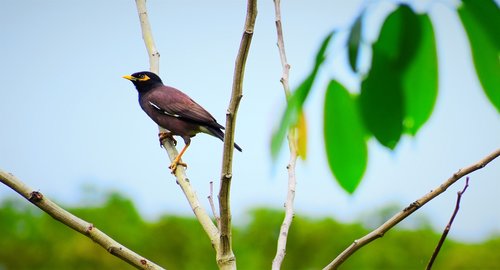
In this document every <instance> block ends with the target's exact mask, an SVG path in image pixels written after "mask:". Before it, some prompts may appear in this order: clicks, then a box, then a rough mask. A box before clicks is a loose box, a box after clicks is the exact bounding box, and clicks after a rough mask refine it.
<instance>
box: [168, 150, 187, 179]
mask: <svg viewBox="0 0 500 270" xmlns="http://www.w3.org/2000/svg"><path fill="white" fill-rule="evenodd" d="M188 147H189V143H186V145H184V148H182V150H181V152H180V153H179V154H178V155H177V157H175V159H174V161H172V164H170V166H169V167H168V168H169V169H170V170H171V171H172V174H174V173H175V170H176V169H177V166H178V165H182V166H184V167H186V168H187V164H186V163H184V162H181V157H182V155H184V152H186V150H187V148H188Z"/></svg>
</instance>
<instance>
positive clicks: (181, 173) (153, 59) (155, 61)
mask: <svg viewBox="0 0 500 270" xmlns="http://www.w3.org/2000/svg"><path fill="white" fill-rule="evenodd" d="M135 2H136V4H137V12H138V13H139V20H140V23H141V30H142V38H143V39H144V44H145V45H146V49H147V51H148V56H149V64H150V70H151V71H152V72H154V73H156V74H159V72H160V71H159V66H160V64H159V63H160V53H159V52H158V50H157V49H156V46H155V43H154V39H153V33H152V31H151V25H150V24H149V19H148V13H147V8H146V1H145V0H136V1H135ZM158 129H159V131H163V129H162V128H161V127H158ZM163 148H165V150H166V151H167V154H168V156H169V158H170V161H173V160H174V159H175V157H177V155H178V152H177V149H175V146H174V143H173V141H172V140H170V139H166V140H163ZM175 177H176V179H177V183H178V184H179V186H180V187H181V189H182V191H183V192H184V195H185V196H186V199H187V200H188V202H189V205H190V206H191V209H192V210H193V212H194V214H195V216H196V218H197V219H198V221H199V222H200V224H201V226H202V227H203V229H204V230H205V232H206V233H207V235H208V237H209V238H210V241H211V242H212V245H213V246H214V248H215V250H218V246H219V232H218V230H217V227H216V226H215V225H214V223H213V222H212V220H211V219H210V216H209V215H208V214H207V212H206V211H205V209H204V208H203V207H202V206H201V204H200V201H199V200H198V198H197V196H196V192H195V191H194V189H193V188H192V187H191V185H190V183H189V179H188V178H187V176H186V171H185V169H184V167H183V166H179V167H177V170H176V172H175Z"/></svg>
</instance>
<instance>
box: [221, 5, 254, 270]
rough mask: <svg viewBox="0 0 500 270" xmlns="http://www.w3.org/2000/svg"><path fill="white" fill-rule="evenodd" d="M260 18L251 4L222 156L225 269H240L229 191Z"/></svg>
mask: <svg viewBox="0 0 500 270" xmlns="http://www.w3.org/2000/svg"><path fill="white" fill-rule="evenodd" d="M256 17H257V0H248V3H247V13H246V19H245V27H244V32H243V36H242V38H241V42H240V48H239V51H238V55H237V57H236V63H235V68H234V76H233V87H232V92H231V100H230V102H229V107H228V109H227V113H226V133H225V135H224V152H223V155H222V171H221V184H220V190H219V212H220V228H219V231H220V243H221V249H220V252H218V253H217V263H218V265H219V268H221V269H236V258H235V257H234V254H233V251H232V247H231V208H230V203H229V201H230V196H229V190H230V188H231V179H232V163H233V162H232V161H233V151H234V131H235V127H236V115H237V112H238V107H239V104H240V100H241V98H242V96H243V78H244V74H245V63H246V59H247V56H248V51H249V49H250V44H251V41H252V37H253V31H254V26H255V19H256Z"/></svg>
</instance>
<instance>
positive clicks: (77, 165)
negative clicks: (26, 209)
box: [0, 0, 500, 240]
mask: <svg viewBox="0 0 500 270" xmlns="http://www.w3.org/2000/svg"><path fill="white" fill-rule="evenodd" d="M428 2H429V1H420V2H419V3H420V4H419V6H427V4H428ZM443 2H446V1H439V3H437V4H434V5H431V8H430V10H431V11H430V14H431V17H432V20H433V23H434V25H435V31H436V32H437V34H438V50H439V51H438V52H439V61H440V62H439V65H440V81H439V87H440V89H439V97H438V101H437V104H436V107H435V110H434V113H433V115H432V117H431V119H430V120H429V122H428V123H427V124H426V125H425V126H424V127H423V128H422V129H421V131H420V133H419V134H418V135H417V137H416V138H409V137H404V138H403V139H402V141H401V142H400V144H399V145H398V146H397V148H396V150H395V151H394V152H389V151H387V150H386V149H384V148H383V147H381V146H380V145H379V144H378V143H376V142H375V141H373V140H372V141H371V142H370V144H369V165H368V169H367V172H366V175H365V178H364V179H363V182H362V183H361V185H360V186H359V188H358V190H357V191H356V192H355V194H354V195H353V196H349V195H347V194H346V193H345V192H343V191H342V190H341V189H340V188H339V186H338V185H337V183H336V182H335V180H334V179H333V177H332V175H331V173H330V171H329V169H328V166H327V162H326V156H325V152H324V145H323V138H322V127H321V124H322V114H323V112H322V99H323V95H324V90H323V89H324V87H325V85H326V83H327V79H328V78H330V77H332V76H335V77H336V78H338V79H339V80H341V81H342V82H344V83H346V85H349V86H350V87H351V88H352V90H353V91H356V89H357V83H356V82H355V80H354V79H353V76H352V74H350V73H349V72H348V70H347V66H346V57H345V55H343V54H342V46H341V43H342V39H345V38H346V33H345V32H344V33H342V32H340V33H339V35H337V38H336V39H335V42H334V44H333V46H332V47H331V50H330V52H329V54H330V56H331V57H330V58H329V60H328V61H330V62H329V64H328V65H327V67H326V68H325V69H324V70H323V72H322V73H321V76H320V77H321V80H319V81H318V83H317V84H316V87H315V88H314V89H313V93H312V96H311V97H310V98H309V99H308V101H307V103H306V114H307V117H308V126H309V141H308V145H309V149H308V150H309V151H308V159H307V160H306V161H305V162H299V164H298V167H297V176H298V186H297V193H296V208H297V212H298V213H299V214H302V215H308V216H312V217H319V216H321V217H323V216H330V217H335V218H339V219H341V220H343V221H355V220H358V219H361V220H363V221H366V222H367V223H370V224H373V223H375V222H376V220H379V219H377V217H376V214H375V212H374V211H376V210H378V209H380V208H381V207H383V206H385V205H387V204H398V205H401V206H405V205H407V204H409V203H410V202H412V201H414V200H415V199H417V198H419V197H421V196H422V195H423V194H425V193H426V192H428V191H430V190H431V189H434V188H435V187H437V186H438V185H439V184H440V183H442V182H443V181H444V180H445V179H447V178H448V177H449V176H450V175H452V174H453V173H454V172H455V171H457V170H458V169H459V168H461V167H464V166H468V165H470V164H472V163H473V162H476V161H478V160H479V159H481V158H482V157H484V156H486V155H487V154H489V153H490V152H492V151H493V150H495V149H497V148H498V147H499V146H500V118H499V115H498V113H497V112H496V111H495V109H494V108H493V106H492V105H491V104H489V102H488V100H487V99H486V96H485V95H484V93H483V91H482V89H481V88H480V85H479V82H478V81H477V79H476V77H475V73H474V69H473V66H472V63H471V55H470V53H469V51H468V44H467V43H466V42H465V41H466V39H465V33H464V31H463V29H462V28H461V25H460V22H459V20H458V17H457V16H456V14H455V13H454V12H451V11H450V9H449V8H448V6H446V5H443V4H442V3H443ZM0 3H1V4H2V6H3V9H2V10H3V14H2V16H0V35H1V37H2V42H0V48H1V51H2V54H1V55H0V74H2V87H1V88H0V91H1V92H0V93H1V96H0V97H1V99H0V100H1V103H0V104H1V106H0V122H1V123H2V128H1V132H0V168H1V169H3V170H6V171H8V172H12V173H14V174H15V175H16V176H18V177H19V178H21V179H22V180H23V181H25V182H26V183H27V184H28V185H29V186H31V187H33V188H34V189H36V190H40V191H41V192H43V193H45V194H46V195H48V196H50V197H51V198H53V199H55V200H56V201H58V202H61V203H65V204H72V205H75V204H78V203H81V202H92V203H98V202H99V200H98V198H100V195H102V194H103V193H106V192H107V191H109V190H118V191H120V192H123V193H125V194H127V196H130V197H131V198H132V199H133V200H134V202H135V203H136V204H137V206H138V207H139V209H140V211H141V213H143V214H144V215H145V216H147V217H148V218H155V217H157V216H158V215H159V214H162V213H175V214H190V212H191V211H190V209H189V206H188V204H187V202H186V201H185V199H184V197H183V194H182V192H181V191H180V188H179V187H178V186H177V185H176V184H175V179H174V178H173V176H171V175H170V172H169V170H168V165H169V162H168V157H167V156H166V154H165V152H164V150H163V149H161V148H160V147H159V144H158V139H157V127H156V125H155V124H154V123H153V122H152V121H151V120H150V119H149V118H148V117H147V116H146V115H145V114H144V113H143V112H142V111H141V109H140V107H139V105H138V103H137V92H136V90H135V89H134V87H133V85H132V84H131V83H130V82H129V81H127V80H124V79H122V78H121V76H122V75H126V74H131V73H133V72H136V71H140V70H147V69H148V68H149V66H148V59H147V55H146V51H145V47H144V43H143V41H142V38H141V32H140V26H139V21H138V16H137V13H136V6H135V1H132V0H130V1H117V0H113V1H112V0H108V1H61V0H52V1H8V2H7V1H4V0H1V1H0ZM363 3H364V1H308V2H307V3H305V2H304V1H283V3H282V5H283V7H282V9H283V10H282V16H283V20H284V21H283V24H284V33H285V42H286V49H287V54H288V60H289V62H290V64H291V65H292V70H291V74H290V81H291V85H292V86H295V85H297V84H298V83H299V82H300V81H301V80H302V79H303V78H304V77H305V76H306V74H307V72H308V71H309V70H310V68H311V65H312V61H313V58H314V53H315V51H316V49H317V47H318V46H319V43H320V41H321V40H322V38H323V37H324V36H325V35H326V34H327V33H328V32H329V31H331V30H332V29H333V28H338V29H345V28H346V27H347V26H348V25H349V24H350V23H352V20H353V18H354V16H355V14H357V12H358V11H359V8H360V6H361V5H362V4H363ZM148 8H149V10H150V14H149V15H150V20H151V23H152V27H153V32H154V36H155V39H156V45H157V47H158V50H159V51H160V54H161V65H160V75H161V77H162V78H163V81H164V82H165V83H166V84H169V85H172V86H175V87H177V88H179V89H182V90H183V91H185V92H186V93H187V94H189V95H190V96H191V97H192V98H193V99H194V100H196V101H197V102H198V103H200V104H202V105H203V106H204V107H205V108H206V109H207V110H208V111H210V112H211V113H212V114H213V115H214V116H215V117H216V118H217V119H218V121H219V122H220V123H224V122H225V111H226V108H227V105H228V102H229V96H230V91H231V84H232V75H233V68H234V61H235V57H236V52H237V49H238V45H239V42H240V38H241V34H242V28H243V23H244V15H245V2H244V1H228V0H226V1H218V2H213V1H211V2H205V1H159V0H150V1H148ZM379 20H380V18H379ZM376 21H377V18H375V19H373V22H371V24H373V26H372V28H373V29H375V30H371V31H368V33H366V34H367V36H370V37H373V36H376V29H377V28H378V27H377V26H376V23H375V22H376ZM280 76H281V65H280V60H279V55H278V50H277V47H276V31H275V25H274V10H273V3H272V1H271V0H268V1H259V14H258V17H257V25H256V28H255V34H254V39H253V42H252V47H251V51H250V54H249V58H248V62H247V67H246V75H245V83H244V97H243V100H242V102H241V106H240V110H239V113H238V123H237V132H236V141H237V142H238V144H239V145H240V146H242V148H243V153H239V152H235V158H234V176H233V184H232V195H231V199H232V211H233V220H234V222H236V223H242V222H244V220H245V213H247V212H248V210H249V209H251V208H252V207H256V206H268V207H275V208H280V207H282V205H283V201H284V198H285V195H286V190H285V188H286V180H287V177H286V170H285V166H286V162H287V160H288V157H287V152H286V151H284V152H283V153H282V156H281V158H280V159H279V161H278V163H276V164H275V165H274V166H273V165H272V164H271V160H270V151H269V139H270V134H271V129H272V127H273V126H274V125H275V124H276V121H277V118H278V115H279V114H280V112H281V109H282V107H283V102H284V95H283V91H282V87H281V84H280V83H279V79H280ZM180 145H182V143H180ZM285 149H286V148H285ZM221 151H222V143H221V142H220V141H219V140H218V139H216V138H213V137H210V136H206V135H199V136H197V137H195V138H194V139H193V141H192V144H191V147H190V148H189V150H188V151H187V153H186V155H185V156H184V161H186V162H187V163H188V164H189V168H188V170H187V173H188V176H189V178H190V180H191V183H192V184H193V186H194V187H195V188H196V190H197V194H198V197H199V198H200V200H201V201H202V203H203V204H204V205H205V206H206V207H207V208H208V202H207V200H206V199H205V198H206V196H207V195H208V193H209V182H210V181H215V190H216V191H217V190H218V186H219V185H218V178H219V174H220V168H221V156H222V154H221ZM499 181H500V160H496V161H494V162H493V163H492V164H490V165H489V166H488V167H486V168H484V169H483V170H481V171H479V172H476V173H474V174H472V175H471V186H470V188H469V190H468V191H467V193H466V195H464V198H463V202H462V207H461V210H460V213H459V215H458V217H457V219H456V220H455V224H454V227H453V229H452V232H451V233H450V236H451V237H455V238H457V239H462V240H480V239H484V238H485V237H487V236H488V235H491V234H492V233H497V234H498V233H500V215H499V214H498V213H497V212H495V211H491V210H492V209H496V208H497V207H500V200H499V198H498V194H499V192H500V182H499ZM82 187H85V188H86V190H87V191H86V193H85V194H82V192H81V191H82ZM462 187H463V182H460V183H459V184H458V185H454V186H452V187H451V188H450V190H449V191H448V192H447V193H446V194H445V195H443V196H440V197H439V198H438V199H436V200H434V201H432V202H431V203H429V204H428V205H426V206H425V207H423V208H422V209H421V210H419V212H420V213H422V214H423V215H425V216H426V217H427V218H428V219H429V220H430V221H431V222H432V224H433V226H434V228H436V229H437V230H442V228H444V226H445V225H446V222H447V221H448V219H449V217H450V215H451V212H452V211H453V207H454V205H455V197H456V191H458V190H460V189H461V188H462ZM96 194H97V195H96ZM6 197H16V195H15V194H14V193H13V192H12V191H11V190H10V189H8V188H6V187H1V186H0V199H3V198H6ZM94 199H95V200H96V201H94ZM420 219H421V218H419V217H415V218H411V219H410V220H409V221H405V222H403V225H406V226H410V225H411V224H414V223H418V222H419V220H420Z"/></svg>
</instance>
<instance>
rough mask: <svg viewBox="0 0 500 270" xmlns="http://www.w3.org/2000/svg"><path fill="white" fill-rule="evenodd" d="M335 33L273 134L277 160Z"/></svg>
mask: <svg viewBox="0 0 500 270" xmlns="http://www.w3.org/2000/svg"><path fill="white" fill-rule="evenodd" d="M333 34H334V32H331V33H330V34H328V35H327V36H326V38H325V39H324V40H323V42H322V43H321V47H320V48H319V50H318V52H317V53H316V59H315V63H314V67H313V69H312V71H311V73H309V75H308V76H307V77H306V79H305V80H304V81H303V82H302V83H301V84H300V85H299V87H297V89H295V90H294V91H293V93H292V95H291V96H290V98H289V99H288V103H287V107H286V109H285V112H284V113H283V116H282V117H281V121H280V123H279V127H278V129H276V130H275V131H274V132H273V135H272V138H271V156H272V157H273V158H274V159H275V158H276V157H277V156H278V154H279V151H280V149H281V146H282V145H283V141H284V139H285V136H286V133H287V131H288V130H289V129H290V127H293V126H296V125H297V123H298V121H299V115H300V114H301V113H302V105H303V104H304V102H305V100H306V98H307V96H308V95H309V92H310V91H311V88H312V86H313V83H314V80H315V79H316V75H317V74H318V70H319V68H320V66H321V64H323V62H324V61H325V59H326V48H327V47H328V44H329V42H330V40H331V38H332V36H333Z"/></svg>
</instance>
